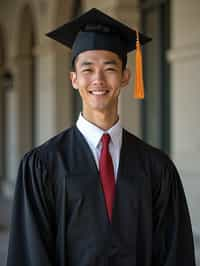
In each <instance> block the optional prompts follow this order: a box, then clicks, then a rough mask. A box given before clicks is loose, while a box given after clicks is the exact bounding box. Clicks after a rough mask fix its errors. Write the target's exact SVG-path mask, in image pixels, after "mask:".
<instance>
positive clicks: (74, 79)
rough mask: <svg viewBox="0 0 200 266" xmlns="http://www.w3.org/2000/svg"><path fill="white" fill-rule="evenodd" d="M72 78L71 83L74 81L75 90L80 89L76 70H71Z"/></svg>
mask: <svg viewBox="0 0 200 266" xmlns="http://www.w3.org/2000/svg"><path fill="white" fill-rule="evenodd" d="M70 80H71V83H72V87H73V88H74V89H75V90H78V85H77V74H76V72H75V71H71V72H70Z"/></svg>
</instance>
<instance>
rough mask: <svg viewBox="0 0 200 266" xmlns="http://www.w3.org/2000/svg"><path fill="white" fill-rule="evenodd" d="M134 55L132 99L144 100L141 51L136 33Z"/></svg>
mask: <svg viewBox="0 0 200 266" xmlns="http://www.w3.org/2000/svg"><path fill="white" fill-rule="evenodd" d="M136 35H137V39H136V54H135V59H136V61H135V88H134V98H136V99H144V81H143V70H142V50H141V46H140V41H139V33H138V31H136Z"/></svg>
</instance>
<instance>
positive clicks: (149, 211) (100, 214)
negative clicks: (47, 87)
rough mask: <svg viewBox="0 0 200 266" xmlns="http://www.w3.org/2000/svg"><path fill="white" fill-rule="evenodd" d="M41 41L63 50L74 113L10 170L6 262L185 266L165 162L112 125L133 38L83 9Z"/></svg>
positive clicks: (171, 175)
mask: <svg viewBox="0 0 200 266" xmlns="http://www.w3.org/2000/svg"><path fill="white" fill-rule="evenodd" d="M48 36H49V37H51V38H53V39H56V40H57V41H59V42H61V43H63V44H65V45H67V46H69V47H71V48H72V63H73V68H74V69H73V71H72V72H71V81H72V85H73V87H74V88H75V89H77V90H78V91H79V93H80V96H81V99H82V105H83V107H82V113H81V114H80V116H79V119H78V121H77V124H76V126H73V127H72V128H70V129H67V130H66V131H64V132H62V133H61V134H59V135H58V136H56V137H54V138H52V139H50V140H49V141H48V142H46V143H45V144H43V145H41V146H40V147H37V148H35V149H33V150H32V151H30V152H29V153H27V154H26V155H25V156H24V158H23V160H22V162H21V164H20V167H19V173H18V178H17V184H16V191H15V199H14V207H13V218H12V226H11V234H10V243H9V252H8V261H7V266H25V265H26V266H53V265H57V266H133V265H134V266H136V265H137V266H186V265H187V266H194V265H195V262H194V247H193V239H192V230H191V223H190V217H189V213H188V208H187V204H186V199H185V195H184V191H183V187H182V184H181V181H180V178H179V175H178V173H177V170H176V168H175V166H174V165H173V163H172V161H171V160H170V159H169V158H168V156H167V155H165V154H164V153H163V152H161V151H159V150H157V149H155V148H153V147H151V146H149V145H147V144H145V143H144V142H143V141H141V140H140V139H138V138H137V137H136V136H134V135H132V134H130V133H129V132H127V131H126V130H125V129H122V127H121V124H120V121H119V116H118V97H119V94H120V91H121V89H122V88H123V87H125V86H126V85H127V84H128V82H129V79H130V72H129V70H128V69H127V68H126V57H127V52H129V51H131V50H133V49H135V41H136V32H135V31H133V30H131V29H130V28H128V27H127V26H125V25H123V24H121V23H120V22H118V21H116V20H113V19H112V18H110V17H108V16H107V15H105V14H104V13H102V12H100V11H99V10H96V9H92V10H90V11H89V12H87V13H85V14H83V15H82V16H81V17H79V18H77V19H75V20H73V21H72V22H69V23H67V24H65V25H63V26H62V27H60V28H58V29H57V30H56V31H54V32H51V33H49V34H48ZM139 37H140V42H141V44H144V43H145V42H147V41H148V40H149V38H147V37H145V36H144V35H141V34H139Z"/></svg>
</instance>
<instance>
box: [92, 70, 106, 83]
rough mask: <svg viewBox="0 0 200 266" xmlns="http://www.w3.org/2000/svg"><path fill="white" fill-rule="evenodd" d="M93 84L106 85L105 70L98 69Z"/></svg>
mask: <svg viewBox="0 0 200 266" xmlns="http://www.w3.org/2000/svg"><path fill="white" fill-rule="evenodd" d="M93 85H95V86H104V85H105V76H104V73H103V71H96V72H95V75H94V80H93Z"/></svg>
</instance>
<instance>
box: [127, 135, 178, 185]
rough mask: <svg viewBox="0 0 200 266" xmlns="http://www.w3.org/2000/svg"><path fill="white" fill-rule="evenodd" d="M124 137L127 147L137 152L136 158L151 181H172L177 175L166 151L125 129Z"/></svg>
mask: <svg viewBox="0 0 200 266" xmlns="http://www.w3.org/2000/svg"><path fill="white" fill-rule="evenodd" d="M124 138H125V140H126V141H127V143H128V145H129V147H130V148H129V149H131V150H134V153H137V158H139V161H140V162H141V165H142V167H143V169H144V170H145V172H146V174H147V175H148V176H150V177H151V178H152V180H153V181H155V182H160V181H164V180H165V179H168V180H169V179H172V181H173V179H176V178H177V177H178V171H177V169H176V166H175V164H174V162H173V161H172V159H171V158H170V156H169V155H168V154H167V153H165V152H164V151H162V150H161V149H158V148H156V147H153V146H152V145H150V144H148V143H146V142H145V141H143V140H141V139H140V138H138V137H137V136H135V135H133V134H132V133H130V132H128V131H127V130H124Z"/></svg>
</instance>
